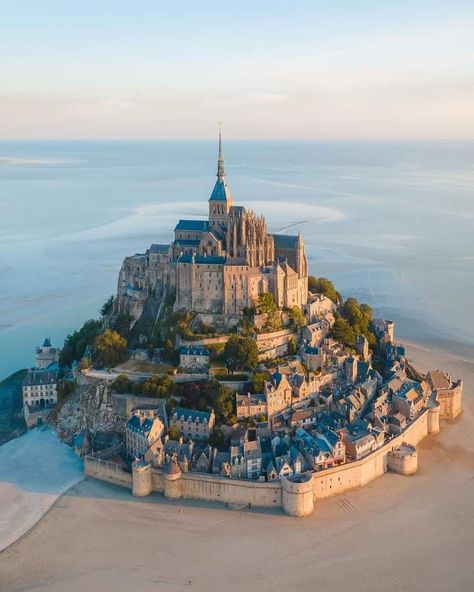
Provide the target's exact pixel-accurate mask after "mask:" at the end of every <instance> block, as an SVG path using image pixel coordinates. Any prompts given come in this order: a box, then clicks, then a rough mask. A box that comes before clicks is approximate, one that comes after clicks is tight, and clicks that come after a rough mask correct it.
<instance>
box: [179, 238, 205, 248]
mask: <svg viewBox="0 0 474 592" xmlns="http://www.w3.org/2000/svg"><path fill="white" fill-rule="evenodd" d="M200 243H201V241H200V240H199V239H198V238H177V239H176V240H175V241H174V244H175V245H183V246H185V247H199V245H200Z"/></svg>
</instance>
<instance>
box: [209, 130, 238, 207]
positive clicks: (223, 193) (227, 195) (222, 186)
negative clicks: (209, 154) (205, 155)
mask: <svg viewBox="0 0 474 592" xmlns="http://www.w3.org/2000/svg"><path fill="white" fill-rule="evenodd" d="M209 201H228V202H230V203H232V201H233V199H232V193H231V192H230V188H229V186H228V185H227V181H226V179H225V171H224V154H223V152H222V134H221V124H219V154H218V157H217V181H216V184H215V185H214V189H213V190H212V193H211V197H210V198H209Z"/></svg>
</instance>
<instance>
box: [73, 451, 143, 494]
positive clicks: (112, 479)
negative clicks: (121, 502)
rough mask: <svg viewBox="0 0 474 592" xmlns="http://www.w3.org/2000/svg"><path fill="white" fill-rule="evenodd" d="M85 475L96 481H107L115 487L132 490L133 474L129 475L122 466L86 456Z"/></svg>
mask: <svg viewBox="0 0 474 592" xmlns="http://www.w3.org/2000/svg"><path fill="white" fill-rule="evenodd" d="M84 474H85V475H87V476H88V477H93V478H94V479H100V480H101V481H107V482H108V483H112V484H113V485H120V486H121V487H126V488H128V489H132V475H131V473H127V472H126V471H124V469H123V468H122V467H121V466H120V465H118V464H117V463H114V462H110V461H105V460H100V458H94V457H92V456H86V457H85V458H84Z"/></svg>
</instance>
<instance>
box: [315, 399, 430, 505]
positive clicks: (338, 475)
mask: <svg viewBox="0 0 474 592" xmlns="http://www.w3.org/2000/svg"><path fill="white" fill-rule="evenodd" d="M428 413H429V409H426V410H425V411H424V412H423V413H422V414H421V415H420V416H419V417H417V418H416V419H415V420H414V421H413V423H411V424H410V425H409V426H408V428H407V429H406V430H405V431H404V432H401V433H400V434H399V435H398V436H396V437H395V438H393V439H392V440H391V441H390V442H389V443H388V444H385V445H384V446H382V447H381V448H379V449H378V450H376V451H375V452H372V453H371V454H369V455H368V456H366V457H365V458H362V459H361V460H357V461H354V462H351V463H347V464H344V465H339V466H338V467H333V468H332V469H326V470H324V471H318V472H316V473H313V485H314V497H315V499H325V498H327V497H331V496H333V495H337V494H340V493H344V491H348V490H349V489H354V488H355V487H363V486H364V485H367V484H368V483H370V482H371V481H373V480H374V479H376V478H377V477H380V476H381V475H383V474H384V473H385V472H386V471H387V470H388V455H389V452H390V451H392V450H393V449H394V448H397V447H398V446H400V445H401V444H402V443H403V442H406V443H407V444H412V445H413V446H416V445H417V444H418V443H419V442H421V440H423V438H424V437H425V436H427V435H428V433H429V432H428Z"/></svg>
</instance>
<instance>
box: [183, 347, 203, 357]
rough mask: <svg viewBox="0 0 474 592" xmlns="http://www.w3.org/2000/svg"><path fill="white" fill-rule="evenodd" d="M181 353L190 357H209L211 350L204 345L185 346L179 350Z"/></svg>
mask: <svg viewBox="0 0 474 592" xmlns="http://www.w3.org/2000/svg"><path fill="white" fill-rule="evenodd" d="M179 353H180V354H184V355H188V356H208V355H209V350H208V349H207V348H206V347H204V346H203V345H183V346H182V347H180V348H179Z"/></svg>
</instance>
